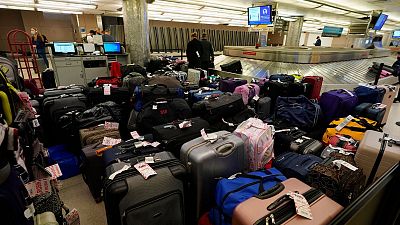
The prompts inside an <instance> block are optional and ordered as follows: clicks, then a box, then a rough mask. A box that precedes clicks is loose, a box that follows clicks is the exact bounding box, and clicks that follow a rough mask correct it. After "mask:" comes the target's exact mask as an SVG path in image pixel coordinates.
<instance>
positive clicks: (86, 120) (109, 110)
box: [76, 101, 122, 129]
mask: <svg viewBox="0 0 400 225" xmlns="http://www.w3.org/2000/svg"><path fill="white" fill-rule="evenodd" d="M121 111H122V108H121V106H120V105H118V104H117V103H115V102H111V101H110V102H104V103H101V104H98V105H96V106H95V107H93V108H91V109H88V110H86V111H84V112H83V113H82V114H80V115H78V116H77V118H76V122H77V125H78V127H79V128H80V129H83V128H88V127H93V126H96V125H99V124H102V123H104V122H106V121H108V122H120V120H121Z"/></svg>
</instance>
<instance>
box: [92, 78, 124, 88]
mask: <svg viewBox="0 0 400 225" xmlns="http://www.w3.org/2000/svg"><path fill="white" fill-rule="evenodd" d="M105 84H111V85H116V86H118V87H120V86H121V85H122V82H121V78H117V77H98V78H96V86H100V87H102V86H103V85H105Z"/></svg>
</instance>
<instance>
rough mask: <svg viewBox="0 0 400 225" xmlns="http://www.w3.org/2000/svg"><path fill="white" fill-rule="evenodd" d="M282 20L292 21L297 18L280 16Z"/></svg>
mask: <svg viewBox="0 0 400 225" xmlns="http://www.w3.org/2000/svg"><path fill="white" fill-rule="evenodd" d="M281 18H282V19H283V20H284V21H289V22H294V21H296V20H297V19H296V18H290V17H289V18H288V17H281Z"/></svg>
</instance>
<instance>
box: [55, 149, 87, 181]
mask: <svg viewBox="0 0 400 225" xmlns="http://www.w3.org/2000/svg"><path fill="white" fill-rule="evenodd" d="M67 148H68V147H67V145H56V146H52V147H49V148H48V151H49V163H50V164H56V163H58V165H59V166H60V169H61V173H62V176H61V177H59V178H58V179H60V180H65V179H68V178H70V177H74V176H76V175H78V174H79V173H80V169H79V165H80V162H79V160H78V157H76V156H75V155H74V154H72V153H71V152H69V151H68V150H67Z"/></svg>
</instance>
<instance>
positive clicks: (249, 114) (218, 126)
mask: <svg viewBox="0 0 400 225" xmlns="http://www.w3.org/2000/svg"><path fill="white" fill-rule="evenodd" d="M255 116H256V114H255V112H254V110H253V109H250V108H245V109H244V110H242V111H241V112H239V113H236V114H235V115H233V116H229V117H224V118H222V119H220V120H219V121H214V122H212V123H210V129H211V130H213V131H215V132H217V131H221V130H226V131H229V132H233V131H234V130H235V129H236V128H237V126H239V125H240V124H241V123H242V122H243V121H246V120H248V119H249V118H253V117H255Z"/></svg>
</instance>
